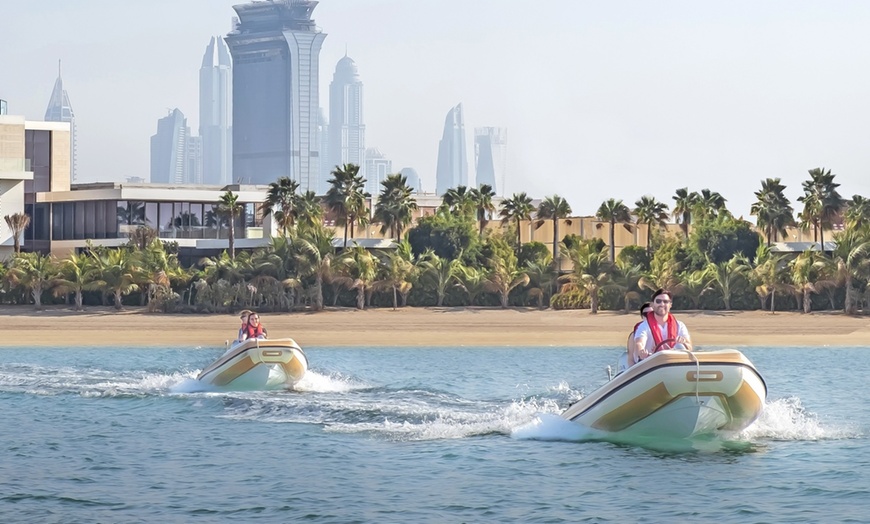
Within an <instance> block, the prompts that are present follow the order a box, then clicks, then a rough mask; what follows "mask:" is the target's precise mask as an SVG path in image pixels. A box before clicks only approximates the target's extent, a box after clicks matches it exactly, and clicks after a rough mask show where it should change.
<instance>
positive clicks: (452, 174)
mask: <svg viewBox="0 0 870 524" xmlns="http://www.w3.org/2000/svg"><path fill="white" fill-rule="evenodd" d="M459 186H470V187H477V184H474V183H472V181H471V180H470V179H469V178H468V147H467V145H466V137H465V117H464V115H463V114H462V104H461V103H460V104H456V105H455V106H453V107H451V108H450V111H448V112H447V116H446V117H445V118H444V132H443V134H442V135H441V141H440V142H438V166H437V168H436V170H435V193H436V194H439V195H443V194H444V193H446V192H447V190H448V189H451V188H454V187H459Z"/></svg>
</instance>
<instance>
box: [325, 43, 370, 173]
mask: <svg viewBox="0 0 870 524" xmlns="http://www.w3.org/2000/svg"><path fill="white" fill-rule="evenodd" d="M365 135H366V126H365V123H364V121H363V84H362V82H361V81H360V79H359V72H358V71H357V67H356V64H355V63H354V61H353V60H352V59H351V58H350V57H348V56H347V55H345V56H344V58H342V59H341V60H339V61H338V64H336V66H335V74H334V75H333V77H332V83H330V84H329V158H330V160H329V163H330V166H331V167H332V168H335V166H343V165H344V164H356V165H358V166H360V168H361V169H360V175H363V177H367V173H366V172H365V168H366V166H365V160H366V157H365V154H366V136H365Z"/></svg>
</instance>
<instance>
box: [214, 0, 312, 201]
mask: <svg viewBox="0 0 870 524" xmlns="http://www.w3.org/2000/svg"><path fill="white" fill-rule="evenodd" d="M316 6H317V1H315V0H263V1H258V2H253V3H248V4H242V5H237V6H234V7H233V9H235V11H236V13H237V14H238V16H239V20H238V22H237V23H236V26H235V28H234V29H233V30H232V31H231V32H230V33H229V34H228V35H227V37H226V43H227V45H228V46H229V48H230V54H231V55H232V62H233V146H232V150H233V178H234V180H235V181H237V182H242V183H251V184H268V183H270V182H274V181H275V180H277V179H278V178H279V177H282V176H287V177H290V178H291V179H293V180H295V181H297V182H299V186H300V189H301V190H302V191H307V190H309V189H310V190H313V191H316V190H317V178H318V174H319V170H320V151H318V150H317V147H316V133H317V127H318V124H319V109H320V103H319V84H318V78H319V66H320V47H321V46H322V45H323V40H324V39H325V38H326V34H325V33H323V32H321V31H320V29H319V28H318V27H317V26H316V25H315V24H314V20H312V18H311V15H312V11H314V8H315V7H316Z"/></svg>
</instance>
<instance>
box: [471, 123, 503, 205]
mask: <svg viewBox="0 0 870 524" xmlns="http://www.w3.org/2000/svg"><path fill="white" fill-rule="evenodd" d="M506 164H507V129H504V128H502V127H476V128H474V168H475V172H476V173H477V185H478V186H480V185H481V184H489V186H490V187H492V189H493V190H494V191H495V194H496V195H504V184H505V167H506Z"/></svg>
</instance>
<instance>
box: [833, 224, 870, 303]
mask: <svg viewBox="0 0 870 524" xmlns="http://www.w3.org/2000/svg"><path fill="white" fill-rule="evenodd" d="M835 240H836V241H837V247H836V248H834V253H833V254H834V262H835V263H836V264H837V273H838V276H839V277H840V278H841V279H842V280H843V284H844V285H845V287H846V305H845V308H844V311H845V313H846V314H847V315H854V314H855V312H856V310H857V305H856V304H857V302H858V300H857V297H856V296H855V290H854V289H853V288H852V282H853V280H854V279H855V278H859V279H860V278H866V276H867V269H868V267H870V238H868V235H867V232H866V231H862V230H858V229H853V228H849V229H846V230H845V231H843V232H842V233H840V234H838V235H837V236H836V237H835Z"/></svg>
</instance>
